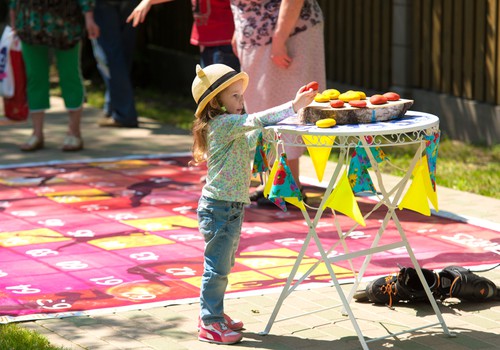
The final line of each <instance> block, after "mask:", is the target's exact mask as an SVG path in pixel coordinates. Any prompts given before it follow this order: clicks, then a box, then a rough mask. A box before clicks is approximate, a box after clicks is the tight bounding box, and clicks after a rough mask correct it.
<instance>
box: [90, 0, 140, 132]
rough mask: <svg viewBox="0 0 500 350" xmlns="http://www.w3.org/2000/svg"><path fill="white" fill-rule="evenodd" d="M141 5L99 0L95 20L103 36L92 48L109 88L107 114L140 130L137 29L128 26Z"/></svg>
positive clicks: (106, 104) (106, 98) (107, 92)
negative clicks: (135, 80)
mask: <svg viewBox="0 0 500 350" xmlns="http://www.w3.org/2000/svg"><path fill="white" fill-rule="evenodd" d="M137 3H138V1H137V0H135V1H112V0H97V1H96V5H95V9H94V20H95V22H96V23H97V25H98V26H99V28H100V30H101V31H100V35H99V38H98V39H97V40H95V41H94V42H93V43H92V44H93V49H94V57H95V58H96V61H97V62H98V64H97V68H98V69H99V72H100V73H101V76H102V78H103V80H104V84H105V85H106V93H105V95H104V112H105V113H106V114H107V115H108V116H111V117H113V119H115V120H116V121H117V122H119V123H121V124H123V125H125V126H137V123H138V122H137V111H136V109H135V100H134V89H133V85H132V79H131V77H130V71H131V68H132V58H133V57H132V55H133V51H134V46H135V39H136V29H135V28H134V27H132V25H131V24H130V23H126V22H125V21H126V19H127V17H128V15H130V13H131V12H132V10H133V9H134V8H135V6H137Z"/></svg>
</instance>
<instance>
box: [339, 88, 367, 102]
mask: <svg viewBox="0 0 500 350" xmlns="http://www.w3.org/2000/svg"><path fill="white" fill-rule="evenodd" d="M365 98H366V97H365ZM360 99H361V95H360V94H359V92H357V91H352V90H349V91H346V92H344V93H342V94H340V95H339V100H342V101H344V102H349V101H352V100H360Z"/></svg>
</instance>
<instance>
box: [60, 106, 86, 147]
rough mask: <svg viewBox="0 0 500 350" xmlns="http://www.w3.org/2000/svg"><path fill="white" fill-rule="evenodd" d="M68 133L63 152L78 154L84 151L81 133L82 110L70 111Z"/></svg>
mask: <svg viewBox="0 0 500 350" xmlns="http://www.w3.org/2000/svg"><path fill="white" fill-rule="evenodd" d="M68 113H69V123H68V133H67V135H66V137H65V138H64V142H63V145H62V150H63V151H64V152H76V151H80V150H81V149H83V140H82V138H81V132H80V121H81V119H82V108H79V109H75V110H70V111H68Z"/></svg>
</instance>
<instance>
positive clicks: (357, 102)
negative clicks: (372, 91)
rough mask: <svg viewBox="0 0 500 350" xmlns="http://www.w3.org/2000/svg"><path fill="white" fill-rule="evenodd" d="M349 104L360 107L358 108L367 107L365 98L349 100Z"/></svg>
mask: <svg viewBox="0 0 500 350" xmlns="http://www.w3.org/2000/svg"><path fill="white" fill-rule="evenodd" d="M349 104H350V105H351V106H352V107H358V108H363V107H366V101H365V100H352V101H349Z"/></svg>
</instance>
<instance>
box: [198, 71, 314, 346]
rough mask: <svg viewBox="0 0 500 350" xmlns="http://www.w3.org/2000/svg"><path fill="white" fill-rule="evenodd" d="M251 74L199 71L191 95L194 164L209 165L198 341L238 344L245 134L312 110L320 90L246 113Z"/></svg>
mask: <svg viewBox="0 0 500 350" xmlns="http://www.w3.org/2000/svg"><path fill="white" fill-rule="evenodd" d="M247 85H248V75H247V74H246V73H245V72H240V73H238V72H236V71H235V70H233V69H232V68H230V67H228V66H226V65H224V64H213V65H209V66H207V67H205V68H204V69H202V68H201V67H200V66H199V65H198V66H197V67H196V77H195V79H194V81H193V85H192V93H193V97H194V100H195V102H196V103H197V105H198V107H197V109H196V113H195V117H196V119H195V121H194V124H193V137H194V144H193V149H192V151H193V159H194V161H193V163H195V164H198V163H202V162H205V161H206V162H207V167H208V173H207V179H206V183H205V185H204V187H203V190H202V194H201V198H200V200H199V203H198V226H199V230H200V233H201V234H202V235H203V236H204V239H205V252H204V272H203V277H202V281H201V293H200V307H201V312H200V320H199V335H198V339H199V340H201V341H205V342H210V343H218V344H234V343H237V342H239V341H240V340H241V338H242V334H241V333H240V332H237V331H238V330H240V329H242V328H243V323H242V322H241V321H236V320H232V319H231V318H230V317H229V316H227V315H226V314H224V293H225V291H226V287H227V284H228V275H229V272H230V271H231V268H232V267H233V265H234V261H235V254H236V250H237V248H238V244H239V240H240V233H241V226H242V223H243V210H244V205H245V204H249V203H250V199H249V194H248V190H249V188H250V179H251V162H252V160H253V156H252V155H251V153H250V148H249V142H248V140H247V137H248V136H247V133H248V132H249V131H253V130H256V129H260V128H263V127H265V126H267V125H274V124H276V123H278V122H280V121H282V120H283V119H285V118H287V117H291V116H293V115H295V114H296V113H297V111H298V110H299V109H301V108H303V107H306V106H307V105H309V104H310V103H311V102H312V101H313V99H314V96H315V95H316V93H317V91H314V90H312V89H309V90H307V91H306V90H305V86H303V87H301V88H300V89H299V91H298V92H297V94H296V96H295V99H294V100H293V101H289V102H287V103H284V104H282V105H280V106H277V107H274V108H271V109H268V110H265V111H263V112H258V113H253V114H246V113H245V111H244V107H243V106H244V99H243V93H244V92H245V89H246V87H247Z"/></svg>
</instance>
